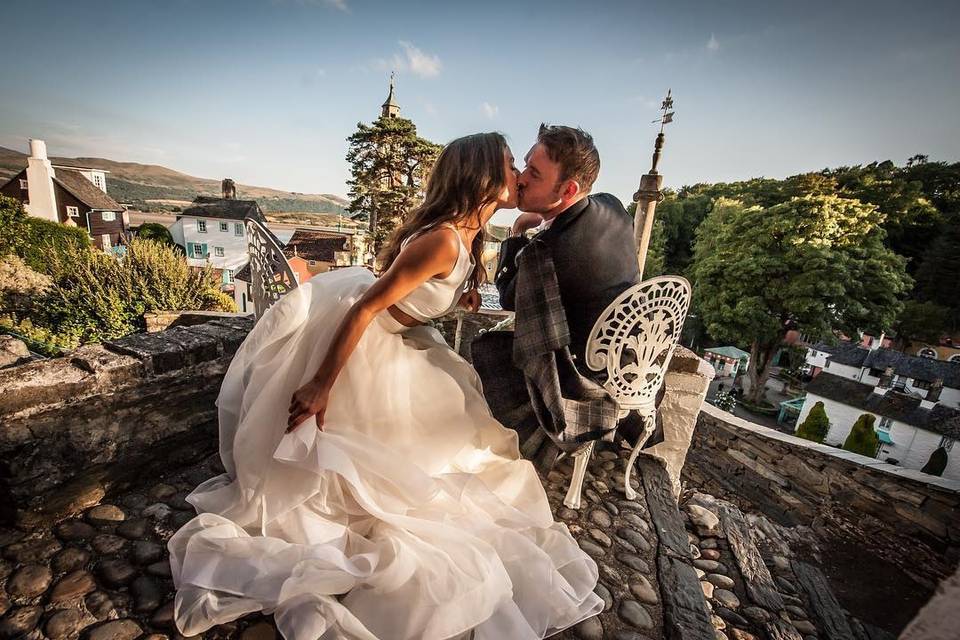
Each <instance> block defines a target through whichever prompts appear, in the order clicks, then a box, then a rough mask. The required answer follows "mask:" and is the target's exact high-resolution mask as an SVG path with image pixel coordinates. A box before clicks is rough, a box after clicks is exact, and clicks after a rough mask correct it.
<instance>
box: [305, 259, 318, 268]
mask: <svg viewBox="0 0 960 640" xmlns="http://www.w3.org/2000/svg"><path fill="white" fill-rule="evenodd" d="M307 264H309V265H310V266H311V267H315V266H317V261H316V260H310V261H308V263H307Z"/></svg>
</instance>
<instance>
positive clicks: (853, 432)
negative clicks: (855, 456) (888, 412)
mask: <svg viewBox="0 0 960 640" xmlns="http://www.w3.org/2000/svg"><path fill="white" fill-rule="evenodd" d="M874 422H876V417H875V416H874V415H873V414H871V413H864V414H861V415H860V417H859V418H857V421H856V422H854V423H853V428H852V429H850V434H849V435H847V439H846V440H844V441H843V448H844V449H846V450H847V451H850V452H852V453H859V454H860V455H862V456H867V457H870V458H873V457H875V456H876V455H877V448H878V447H879V446H880V438H878V437H877V432H876V431H875V430H874V428H873V423H874Z"/></svg>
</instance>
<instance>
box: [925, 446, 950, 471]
mask: <svg viewBox="0 0 960 640" xmlns="http://www.w3.org/2000/svg"><path fill="white" fill-rule="evenodd" d="M948 457H949V456H948V455H947V450H946V449H944V448H943V447H939V448H937V449H936V450H935V451H934V452H933V453H931V454H930V459H929V460H927V464H925V465H923V469H920V471H922V472H923V473H929V474H930V475H932V476H942V475H943V471H944V469H946V468H947V460H948Z"/></svg>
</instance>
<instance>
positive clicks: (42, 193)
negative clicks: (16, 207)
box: [24, 139, 60, 222]
mask: <svg viewBox="0 0 960 640" xmlns="http://www.w3.org/2000/svg"><path fill="white" fill-rule="evenodd" d="M54 175H55V174H54V171H53V165H51V164H50V160H49V159H48V158H47V145H46V143H45V142H44V141H43V140H33V139H31V140H30V157H29V158H28V159H27V193H28V194H29V198H30V202H29V203H28V204H27V205H26V206H25V207H24V208H25V209H26V210H27V213H29V214H30V215H32V216H35V217H37V218H44V219H46V220H52V221H54V222H60V216H59V215H58V214H57V197H56V195H55V194H54V191H53V176H54Z"/></svg>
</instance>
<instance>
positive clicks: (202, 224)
mask: <svg viewBox="0 0 960 640" xmlns="http://www.w3.org/2000/svg"><path fill="white" fill-rule="evenodd" d="M197 231H198V232H199V233H206V232H207V221H206V220H197Z"/></svg>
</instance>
